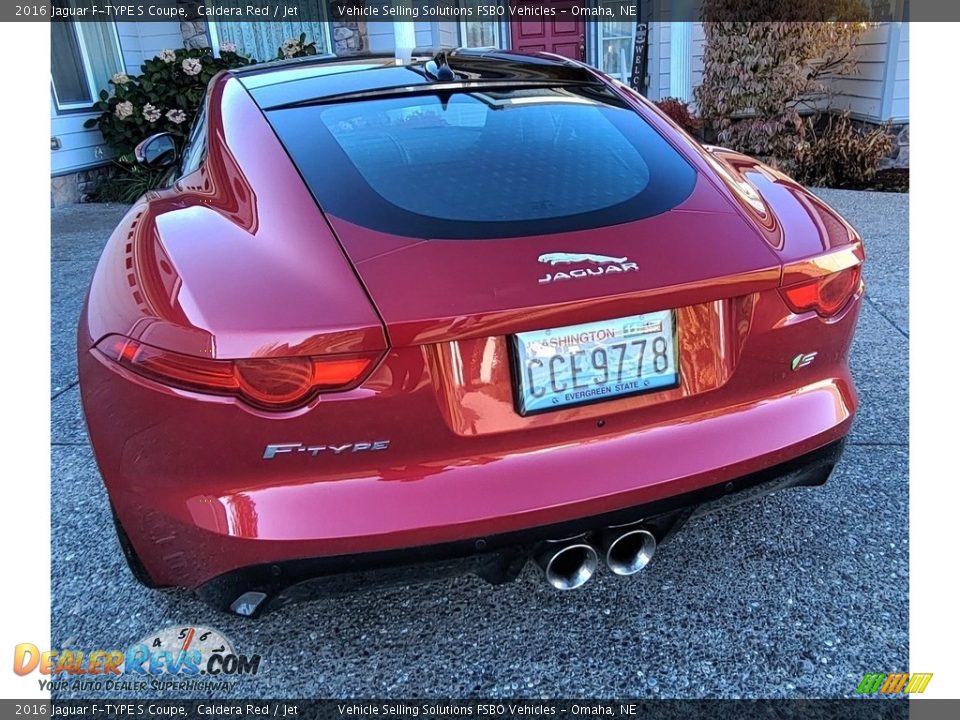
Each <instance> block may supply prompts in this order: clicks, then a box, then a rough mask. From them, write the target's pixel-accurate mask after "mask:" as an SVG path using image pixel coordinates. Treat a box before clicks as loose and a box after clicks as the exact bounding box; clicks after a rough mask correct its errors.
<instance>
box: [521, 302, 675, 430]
mask: <svg viewBox="0 0 960 720" xmlns="http://www.w3.org/2000/svg"><path fill="white" fill-rule="evenodd" d="M513 346H514V353H515V354H514V362H515V370H516V372H515V382H516V397H517V410H518V412H519V413H520V414H521V415H533V414H535V413H540V412H546V411H548V410H559V409H560V408H565V407H571V406H574V405H585V404H587V403H593V402H600V401H603V400H612V399H613V398H617V397H625V396H627V395H638V394H640V393H647V392H653V391H655V390H663V389H665V388H672V387H676V386H677V385H679V383H680V371H679V362H678V358H677V332H676V314H675V313H674V311H673V310H661V311H659V312H652V313H646V314H644V315H631V316H629V317H622V318H616V319H615V320H604V321H601V322H594V323H586V324H583V325H569V326H567V327H559V328H551V329H549V330H533V331H531V332H524V333H517V334H516V335H514V336H513Z"/></svg>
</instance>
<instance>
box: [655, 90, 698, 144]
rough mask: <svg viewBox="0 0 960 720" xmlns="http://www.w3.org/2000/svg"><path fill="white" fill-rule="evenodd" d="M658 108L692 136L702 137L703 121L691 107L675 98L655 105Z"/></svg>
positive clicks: (664, 99)
mask: <svg viewBox="0 0 960 720" xmlns="http://www.w3.org/2000/svg"><path fill="white" fill-rule="evenodd" d="M654 104H655V105H656V106H657V107H658V108H660V109H661V110H663V112H664V113H665V114H666V115H667V117H669V118H670V119H671V120H673V121H674V122H675V123H676V124H677V125H679V126H680V127H682V128H683V129H684V130H686V131H687V132H688V133H690V134H691V135H694V136H696V137H699V136H700V132H701V131H702V130H703V121H702V120H701V119H700V118H698V117H697V116H696V115H694V114H693V113H692V112H691V111H690V105H689V104H688V103H685V102H684V101H683V100H680V99H679V98H675V97H667V98H663V99H662V100H657V101H656V102H655V103H654Z"/></svg>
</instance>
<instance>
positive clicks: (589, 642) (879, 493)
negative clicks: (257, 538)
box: [51, 191, 909, 698]
mask: <svg viewBox="0 0 960 720" xmlns="http://www.w3.org/2000/svg"><path fill="white" fill-rule="evenodd" d="M820 194H821V195H822V196H823V197H824V198H825V199H826V200H827V201H828V202H829V203H831V204H832V205H833V206H834V207H836V208H837V209H838V210H839V211H840V212H841V213H843V214H844V215H845V216H846V217H847V218H848V219H849V220H850V221H851V222H852V223H853V224H854V225H855V226H857V228H858V229H859V230H860V231H861V232H862V234H863V236H864V238H865V242H866V247H867V252H868V256H869V262H868V264H867V266H866V271H865V274H866V283H867V302H865V303H864V306H863V311H862V314H861V319H860V326H859V330H858V334H857V339H856V342H855V346H854V350H853V355H852V360H851V362H852V364H853V368H854V372H855V376H856V380H857V383H858V386H859V389H860V393H861V402H862V406H861V410H860V413H859V416H858V418H857V421H856V424H855V426H854V429H853V433H852V436H851V439H850V440H851V441H850V443H849V445H848V447H847V451H846V455H845V457H844V460H843V461H842V463H841V464H840V465H839V466H838V468H837V470H836V472H835V474H834V476H833V478H832V479H831V481H830V482H829V483H828V484H827V485H826V486H825V487H823V488H816V489H794V490H788V491H784V492H781V493H779V494H777V495H774V496H771V497H768V498H765V499H762V500H757V501H753V502H750V503H747V504H745V505H741V506H738V507H734V508H730V509H727V510H725V511H723V512H720V513H716V514H714V515H711V516H707V517H703V518H699V519H697V520H694V521H692V522H690V523H689V524H688V525H687V526H685V527H684V529H683V530H682V531H681V532H680V534H679V535H678V536H677V537H676V539H675V540H673V541H672V542H670V543H669V544H666V545H664V546H663V547H662V548H661V549H660V551H659V552H658V553H657V557H656V558H655V560H654V561H653V563H651V565H650V566H649V567H648V568H647V569H646V570H645V571H644V572H642V573H640V574H639V575H638V576H636V577H634V578H632V579H629V580H622V579H615V578H614V577H613V576H612V575H611V574H610V573H604V572H601V573H599V574H598V576H597V577H596V578H595V579H594V580H593V581H591V582H590V583H589V584H588V585H587V586H585V587H584V588H583V589H582V590H580V591H577V592H571V593H558V592H555V591H553V590H551V589H549V588H548V587H547V586H546V585H545V584H544V582H543V581H542V580H541V579H540V578H539V577H538V575H537V573H536V572H535V571H534V570H533V568H532V567H530V566H528V568H527V571H526V572H525V574H524V575H523V576H522V578H521V579H520V581H518V582H516V583H514V584H510V585H506V586H500V587H493V586H489V585H487V584H485V583H484V582H483V581H481V580H478V579H476V578H470V577H468V578H461V579H456V580H450V581H443V582H436V583H432V584H429V585H424V586H418V587H410V588H401V589H392V590H387V591H380V592H376V593H371V594H367V595H355V596H350V597H346V598H337V599H328V600H319V601H315V602H311V603H305V604H299V605H294V606H290V607H287V608H284V609H283V610H281V611H279V612H276V613H273V614H270V615H267V616H265V617H264V618H262V619H260V620H258V621H246V620H242V619H239V618H234V617H231V616H227V615H224V614H221V613H218V612H216V611H213V610H211V609H209V608H208V607H207V606H206V605H204V604H202V603H200V602H199V601H198V600H196V599H195V598H194V597H192V596H191V595H190V594H189V593H187V592H181V591H162V592H159V591H151V590H147V589H144V588H143V587H141V586H139V585H138V584H137V583H136V582H135V581H134V580H133V578H132V577H131V575H130V573H129V572H128V570H127V568H126V565H125V563H124V561H123V558H122V557H121V554H120V551H119V549H118V546H117V544H116V540H115V538H114V532H113V528H112V525H111V521H110V516H109V513H108V508H107V500H106V494H105V492H104V490H103V488H102V485H101V481H100V478H99V475H98V472H97V468H96V465H95V463H94V461H93V457H92V454H91V451H90V447H89V445H88V442H87V436H86V430H85V426H84V422H83V416H82V413H81V409H80V399H79V391H78V388H77V373H76V364H75V359H74V352H75V350H74V343H75V328H76V321H77V317H78V315H79V312H80V306H81V303H82V300H83V296H84V293H85V292H86V287H87V283H88V282H89V279H90V276H91V274H92V272H93V269H94V267H95V265H96V262H97V259H98V257H99V254H100V250H101V247H102V245H103V241H104V240H105V238H106V237H107V235H108V234H109V232H110V230H111V229H112V228H113V226H114V225H115V224H116V222H117V221H118V220H119V218H120V217H121V216H122V214H123V212H124V208H123V207H120V206H109V205H81V206H75V207H71V208H66V209H58V210H54V211H53V220H52V225H53V255H52V257H53V267H52V301H53V317H52V334H53V338H52V341H53V342H52V350H51V361H52V378H51V384H52V387H51V395H52V417H53V424H52V432H51V445H52V447H51V455H52V474H53V477H52V508H51V513H52V548H51V550H52V552H51V556H52V557H51V565H52V567H51V572H52V623H51V625H52V642H53V647H55V648H76V649H87V650H89V649H96V648H123V647H126V646H127V645H128V644H130V643H131V642H134V641H136V640H138V639H140V638H142V637H144V636H145V635H147V634H148V633H151V632H153V631H155V630H157V629H160V628H163V627H167V626H171V625H180V624H184V625H193V624H200V625H205V626H212V627H215V628H217V629H219V630H221V631H222V632H223V633H224V634H225V635H226V636H228V637H229V638H231V639H232V640H233V643H234V647H235V648H236V649H237V650H238V651H239V652H244V653H248V654H249V653H260V654H261V655H262V656H263V665H262V667H261V670H260V673H259V674H258V675H256V676H255V677H250V678H248V679H246V680H243V681H238V682H237V683H236V684H235V685H234V686H233V688H232V690H231V691H230V692H229V693H228V695H232V696H234V697H244V696H247V697H250V696H252V697H287V696H293V697H297V696H302V697H397V698H402V697H435V698H444V697H458V696H477V695H480V696H490V697H502V698H507V697H527V698H550V697H583V698H587V697H628V696H629V697H646V698H688V697H834V696H847V695H852V694H854V692H855V689H856V686H857V684H858V683H859V681H860V679H861V678H862V676H863V674H864V673H865V672H891V671H895V670H906V669H907V668H908V659H909V653H908V609H909V608H908V587H909V586H908V546H907V537H908V532H907V523H908V514H907V513H908V478H907V466H908V445H907V427H908V426H907V422H908V390H907V351H908V342H909V327H908V321H907V317H908V312H907V295H908V293H907V276H908V272H907V262H908V240H907V207H908V196H907V195H898V194H886V193H868V192H851V191H822V192H820ZM110 694H112V695H118V694H122V695H123V696H126V697H129V696H130V694H129V693H116V692H114V693H107V695H110ZM148 694H150V695H155V693H148ZM59 695H60V696H63V697H68V696H72V695H76V696H84V695H90V696H96V695H97V694H96V693H84V692H79V693H74V692H70V691H68V692H63V693H59ZM190 695H192V696H196V697H203V696H209V697H222V696H224V694H223V693H216V692H213V693H190V694H188V695H187V696H190ZM102 696H103V695H101V697H102ZM169 696H170V697H184V696H185V695H184V694H182V693H181V694H178V693H176V692H171V693H170V694H169Z"/></svg>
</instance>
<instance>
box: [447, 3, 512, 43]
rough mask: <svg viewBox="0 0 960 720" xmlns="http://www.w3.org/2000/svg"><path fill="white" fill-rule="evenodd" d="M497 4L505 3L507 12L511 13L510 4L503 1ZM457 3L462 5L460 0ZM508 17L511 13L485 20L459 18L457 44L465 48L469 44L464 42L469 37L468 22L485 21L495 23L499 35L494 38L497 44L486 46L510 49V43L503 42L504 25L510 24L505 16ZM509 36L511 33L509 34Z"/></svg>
mask: <svg viewBox="0 0 960 720" xmlns="http://www.w3.org/2000/svg"><path fill="white" fill-rule="evenodd" d="M496 4H498V5H504V7H505V8H506V10H505V12H506V13H509V12H510V8H509V4H506V3H501V2H499V1H498V2H497V3H496ZM457 5H460V3H459V2H458V3H457ZM508 17H509V15H504V16H503V17H494V18H487V19H484V20H464V19H463V18H460V19H459V20H457V44H458V45H459V46H460V47H464V48H465V47H467V46H466V45H465V44H464V39H465V38H466V37H467V24H468V23H470V22H485V23H491V24H493V25H494V26H495V27H496V34H497V36H496V37H495V38H494V43H495V45H491V46H484V47H495V48H497V49H509V45H504V44H503V38H504V25H507V24H508V21H507V20H505V18H508ZM507 37H509V34H508V35H507Z"/></svg>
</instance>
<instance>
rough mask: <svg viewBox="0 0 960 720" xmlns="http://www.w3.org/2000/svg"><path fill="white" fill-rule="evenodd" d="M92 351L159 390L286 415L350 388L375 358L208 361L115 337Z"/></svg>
mask: <svg viewBox="0 0 960 720" xmlns="http://www.w3.org/2000/svg"><path fill="white" fill-rule="evenodd" d="M97 350H99V351H100V352H102V353H103V354H104V355H106V356H107V357H108V358H110V359H111V360H113V361H114V362H116V363H118V364H120V365H121V366H123V367H125V368H127V369H128V370H130V371H132V372H135V373H137V374H138V375H142V376H143V377H147V378H150V379H152V380H156V381H157V382H160V383H162V384H164V385H169V386H171V387H176V388H182V389H184V390H195V391H197V392H202V393H211V394H214V395H234V396H236V397H239V398H241V399H242V400H244V401H245V402H247V403H249V404H250V405H254V406H257V407H261V408H264V409H266V410H289V409H291V408H295V407H298V406H300V405H303V404H304V403H306V402H308V401H309V400H310V399H312V398H313V397H314V396H315V395H316V394H317V393H318V392H321V391H332V390H346V389H349V388H351V387H353V386H355V385H356V384H357V383H358V382H359V381H360V380H362V379H363V377H364V376H365V375H366V374H367V372H368V371H369V370H370V369H371V368H372V366H373V364H374V363H375V362H376V360H377V358H378V357H379V355H380V353H379V352H375V353H361V354H351V355H327V356H316V357H284V358H250V359H247V360H214V359H212V358H202V357H196V356H194V355H184V354H182V353H178V352H173V351H171V350H162V349H160V348H157V347H153V346H152V345H144V344H143V343H139V342H137V341H136V340H131V339H129V338H126V337H123V336H120V335H111V336H109V337H107V338H105V339H104V340H102V341H101V342H100V343H98V344H97Z"/></svg>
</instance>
